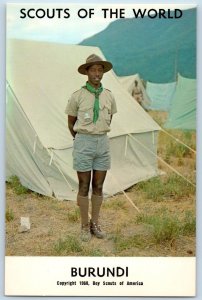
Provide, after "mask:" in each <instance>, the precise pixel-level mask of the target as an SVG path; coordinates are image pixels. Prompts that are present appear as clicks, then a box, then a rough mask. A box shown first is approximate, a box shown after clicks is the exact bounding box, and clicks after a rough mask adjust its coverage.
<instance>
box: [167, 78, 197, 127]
mask: <svg viewBox="0 0 202 300" xmlns="http://www.w3.org/2000/svg"><path fill="white" fill-rule="evenodd" d="M164 127H165V128H176V129H184V130H195V129H196V79H189V78H185V77H182V76H181V75H180V74H179V75H178V80H177V86H176V92H175V95H174V97H173V99H172V101H171V108H170V111H169V116H168V120H167V121H166V123H165V125H164Z"/></svg>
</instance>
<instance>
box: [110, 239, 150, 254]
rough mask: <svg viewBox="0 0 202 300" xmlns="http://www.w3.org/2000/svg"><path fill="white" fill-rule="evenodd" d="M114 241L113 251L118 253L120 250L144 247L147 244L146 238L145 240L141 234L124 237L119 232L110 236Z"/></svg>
mask: <svg viewBox="0 0 202 300" xmlns="http://www.w3.org/2000/svg"><path fill="white" fill-rule="evenodd" d="M112 240H113V242H114V251H115V253H116V254H120V252H122V251H124V250H128V249H132V248H135V247H136V248H139V249H144V248H145V247H146V246H148V240H145V238H144V237H143V236H142V235H132V236H130V237H125V236H123V235H121V234H116V235H115V236H114V237H113V238H112Z"/></svg>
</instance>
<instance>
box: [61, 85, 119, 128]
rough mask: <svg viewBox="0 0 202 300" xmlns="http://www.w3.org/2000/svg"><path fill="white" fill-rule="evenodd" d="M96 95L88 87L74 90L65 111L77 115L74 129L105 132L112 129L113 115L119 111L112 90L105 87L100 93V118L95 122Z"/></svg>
mask: <svg viewBox="0 0 202 300" xmlns="http://www.w3.org/2000/svg"><path fill="white" fill-rule="evenodd" d="M94 101H95V95H94V94H93V93H90V92H89V91H88V90H87V89H86V88H81V89H80V90H78V91H76V92H74V93H73V94H72V96H71V98H70V99H69V101H68V104H67V107H66V109H65V113H66V114H68V115H70V116H74V117H77V120H76V123H75V124H74V128H73V130H74V131H75V132H79V133H90V134H104V133H106V132H108V131H110V121H111V115H113V114H114V113H116V112H117V108H116V102H115V99H114V96H113V95H112V93H111V91H109V90H107V89H103V91H102V93H101V94H100V95H99V104H100V111H99V118H98V120H97V122H96V123H95V124H94V123H93V107H94Z"/></svg>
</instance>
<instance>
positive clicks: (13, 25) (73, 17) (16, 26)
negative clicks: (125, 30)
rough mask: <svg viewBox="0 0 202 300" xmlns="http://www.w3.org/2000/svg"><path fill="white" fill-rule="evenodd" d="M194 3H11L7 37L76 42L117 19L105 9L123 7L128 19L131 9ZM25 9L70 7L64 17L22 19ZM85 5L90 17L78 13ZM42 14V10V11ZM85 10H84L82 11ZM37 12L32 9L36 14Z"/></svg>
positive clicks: (183, 5) (8, 14) (184, 6)
mask: <svg viewBox="0 0 202 300" xmlns="http://www.w3.org/2000/svg"><path fill="white" fill-rule="evenodd" d="M193 6H194V5H188V4H178V5H177V4H176V5H175V4H161V5H160V4H110V5H109V4H105V3H103V4H95V3H91V4H78V3H75V4H68V3H63V4H60V3H59V4H58V3H49V4H43V3H40V4H30V3H27V4H22V3H21V4H8V5H7V37H8V38H21V39H34V40H44V41H52V42H60V43H68V44H77V43H79V42H81V41H82V40H83V39H85V38H87V37H90V36H92V35H94V34H96V33H97V32H100V31H102V30H104V29H105V28H106V27H107V26H108V24H109V23H110V22H112V21H114V20H116V19H117V18H116V17H115V16H113V17H112V18H110V16H109V14H107V17H106V18H104V12H103V11H102V9H103V8H111V9H113V11H115V9H124V10H125V18H131V17H134V16H133V10H132V9H138V8H140V9H147V10H149V9H153V8H154V9H159V8H164V9H168V8H169V9H174V8H179V9H188V8H191V7H193ZM22 8H25V9H26V12H27V10H28V9H30V8H35V9H36V10H37V9H43V10H46V9H47V8H48V9H49V10H50V11H51V12H52V9H56V8H57V9H58V8H62V9H65V8H68V9H69V13H70V17H69V18H63V14H61V16H62V17H61V18H58V17H55V18H54V19H49V18H47V17H44V18H41V19H40V18H28V17H26V18H23V19H22V18H20V16H22V14H21V13H20V10H21V9H22ZM82 8H85V9H86V10H87V11H89V9H94V15H92V17H91V18H89V16H87V17H86V18H80V17H79V16H78V11H79V10H80V9H82ZM40 13H41V12H40ZM83 13H84V11H83ZM33 14H34V12H33V11H32V12H31V15H33Z"/></svg>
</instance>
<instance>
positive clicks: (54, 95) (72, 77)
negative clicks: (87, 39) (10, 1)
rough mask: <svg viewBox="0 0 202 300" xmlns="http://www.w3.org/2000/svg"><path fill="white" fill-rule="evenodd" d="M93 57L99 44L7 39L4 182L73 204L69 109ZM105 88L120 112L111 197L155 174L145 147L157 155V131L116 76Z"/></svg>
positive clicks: (113, 137) (107, 188) (107, 78)
mask: <svg viewBox="0 0 202 300" xmlns="http://www.w3.org/2000/svg"><path fill="white" fill-rule="evenodd" d="M92 53H96V54H97V55H99V56H101V57H103V58H104V56H103V54H102V53H101V51H100V50H99V49H98V48H96V47H87V46H78V45H64V44H56V43H47V42H36V41H23V40H9V41H8V42H7V109H6V115H7V124H6V126H7V127H6V129H7V131H6V132H7V141H6V154H7V166H6V170H7V178H8V177H9V176H11V175H16V176H18V177H19V178H20V181H21V183H22V184H23V185H24V186H26V187H28V188H30V189H31V190H33V191H36V192H38V193H41V194H43V195H48V196H55V197H56V198H58V199H68V200H75V199H76V194H77V188H78V180H77V175H76V172H75V171H74V170H73V169H72V143H73V141H72V137H71V135H70V133H69V131H68V128H67V119H66V118H67V117H66V115H65V113H64V110H65V107H66V104H67V101H68V98H69V97H70V95H71V94H72V92H74V91H75V90H77V89H79V88H80V87H81V86H82V85H84V84H85V81H86V77H85V76H83V75H80V74H79V73H78V72H77V68H78V66H79V65H80V64H82V63H83V62H85V60H86V57H87V56H89V55H90V54H92ZM102 83H103V86H104V87H106V88H109V89H110V90H111V91H112V92H113V94H114V96H115V99H116V102H117V108H118V113H117V114H115V116H114V118H113V121H112V130H111V132H110V134H109V136H110V147H111V153H112V168H111V170H110V172H108V174H107V178H106V182H105V184H104V193H105V195H106V196H107V195H112V194H115V193H117V192H119V191H121V190H123V189H126V188H128V187H130V186H131V185H133V184H135V183H137V182H139V181H141V180H145V179H148V178H150V177H152V176H155V175H157V173H158V170H157V160H156V157H155V156H154V155H153V154H151V153H150V152H148V151H147V150H146V148H148V149H149V150H150V151H153V152H154V153H156V151H157V136H158V130H159V129H160V128H159V126H158V125H157V124H156V123H155V122H154V121H153V120H152V118H150V117H149V116H148V115H147V114H146V113H145V111H144V110H143V109H142V108H141V107H140V106H139V105H138V104H137V103H134V100H133V98H132V97H131V96H130V95H129V94H128V92H127V91H125V89H124V88H123V87H122V86H121V84H120V83H119V81H118V79H117V77H116V76H115V74H114V73H113V71H110V72H108V73H106V74H105V75H104V78H103V81H102ZM128 134H132V136H133V137H134V138H135V139H133V138H131V136H129V135H128ZM142 144H143V145H144V146H145V147H146V148H144V147H143V146H142Z"/></svg>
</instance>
